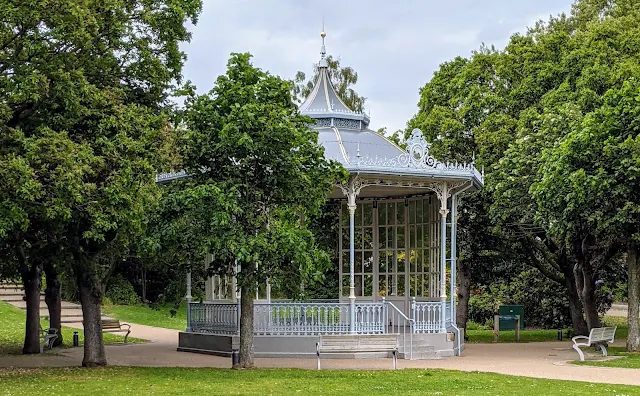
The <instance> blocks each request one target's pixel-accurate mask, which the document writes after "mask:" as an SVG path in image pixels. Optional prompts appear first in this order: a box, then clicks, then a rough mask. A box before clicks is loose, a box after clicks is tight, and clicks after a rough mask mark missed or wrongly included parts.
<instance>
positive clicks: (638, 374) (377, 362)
mask: <svg viewBox="0 0 640 396" xmlns="http://www.w3.org/2000/svg"><path fill="white" fill-rule="evenodd" d="M131 330H132V331H131V336H132V337H136V338H144V339H148V340H150V342H148V343H144V344H127V345H125V344H116V345H107V346H106V350H107V356H108V361H109V364H110V365H121V366H147V367H218V368H229V367H230V366H231V360H230V359H229V358H223V357H218V356H210V355H202V354H195V353H186V352H177V351H176V347H177V343H178V331H177V330H169V329H162V328H157V327H150V326H143V325H137V324H132V327H131ZM570 345H571V342H570V341H569V342H566V341H565V342H541V343H522V344H506V343H505V344H467V345H466V349H465V351H464V352H463V354H462V357H456V358H445V359H440V360H413V361H410V360H399V361H398V367H399V368H423V369H429V368H440V369H450V370H462V371H485V372H492V373H500V374H508V375H520V376H526V377H534V378H548V379H562V380H575V381H587V382H602V383H610V384H628V385H640V369H623V368H609V367H590V366H575V365H572V364H568V363H567V362H568V361H572V360H575V359H577V353H576V352H575V351H573V349H571V347H570ZM82 355H83V350H82V348H69V349H63V350H54V351H53V353H50V352H47V353H45V355H44V356H39V355H34V356H3V357H0V367H53V366H56V367H64V366H78V365H79V364H80V362H81V361H82ZM256 366H257V367H265V368H267V367H269V368H275V367H282V368H285V367H286V368H303V369H315V366H316V361H315V359H256ZM322 366H323V368H324V369H371V370H377V369H391V367H392V363H391V360H390V359H358V360H357V361H356V360H353V359H325V360H324V361H323V363H322Z"/></svg>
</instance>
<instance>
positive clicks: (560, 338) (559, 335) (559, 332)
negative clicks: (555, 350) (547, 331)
mask: <svg viewBox="0 0 640 396" xmlns="http://www.w3.org/2000/svg"><path fill="white" fill-rule="evenodd" d="M558 341H562V329H558Z"/></svg>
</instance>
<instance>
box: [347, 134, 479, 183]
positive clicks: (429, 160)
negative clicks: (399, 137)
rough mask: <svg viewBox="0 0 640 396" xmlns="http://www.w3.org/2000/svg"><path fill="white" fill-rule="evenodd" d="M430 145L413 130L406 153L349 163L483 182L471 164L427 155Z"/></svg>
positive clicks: (354, 159)
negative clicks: (460, 176) (435, 172)
mask: <svg viewBox="0 0 640 396" xmlns="http://www.w3.org/2000/svg"><path fill="white" fill-rule="evenodd" d="M430 148H431V143H429V142H427V140H426V139H425V137H424V134H423V133H422V131H420V130H419V129H414V130H413V132H411V136H410V137H409V139H408V140H407V148H406V152H404V153H402V154H400V155H398V156H396V157H392V158H389V157H379V156H375V157H372V156H367V155H365V156H358V157H357V158H353V157H349V159H348V160H349V163H351V164H355V165H356V166H357V167H358V168H361V169H366V168H369V169H380V170H386V169H394V168H395V169H406V168H409V169H415V170H423V169H424V170H428V169H433V170H441V171H455V172H461V173H466V174H469V173H470V174H471V175H473V176H475V177H476V178H477V179H478V180H480V181H481V182H484V176H483V174H481V173H480V172H479V171H478V170H477V169H476V168H475V165H474V162H473V161H472V162H471V163H457V162H441V161H438V160H437V159H436V158H435V157H433V156H432V155H431V154H430V153H429V149H430Z"/></svg>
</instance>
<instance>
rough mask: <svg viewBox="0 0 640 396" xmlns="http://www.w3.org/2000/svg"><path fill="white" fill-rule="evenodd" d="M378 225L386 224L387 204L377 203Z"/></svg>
mask: <svg viewBox="0 0 640 396" xmlns="http://www.w3.org/2000/svg"><path fill="white" fill-rule="evenodd" d="M378 224H379V225H385V224H387V204H384V203H378Z"/></svg>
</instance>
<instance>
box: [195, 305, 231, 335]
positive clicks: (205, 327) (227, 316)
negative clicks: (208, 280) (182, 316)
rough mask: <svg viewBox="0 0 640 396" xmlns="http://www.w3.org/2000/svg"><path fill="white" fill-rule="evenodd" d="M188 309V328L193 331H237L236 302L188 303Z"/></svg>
mask: <svg viewBox="0 0 640 396" xmlns="http://www.w3.org/2000/svg"><path fill="white" fill-rule="evenodd" d="M188 309H189V318H190V328H191V331H193V332H195V333H215V334H237V333H238V329H239V327H238V326H239V322H238V304H218V303H189V304H188Z"/></svg>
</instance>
